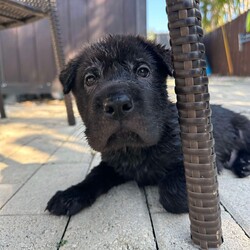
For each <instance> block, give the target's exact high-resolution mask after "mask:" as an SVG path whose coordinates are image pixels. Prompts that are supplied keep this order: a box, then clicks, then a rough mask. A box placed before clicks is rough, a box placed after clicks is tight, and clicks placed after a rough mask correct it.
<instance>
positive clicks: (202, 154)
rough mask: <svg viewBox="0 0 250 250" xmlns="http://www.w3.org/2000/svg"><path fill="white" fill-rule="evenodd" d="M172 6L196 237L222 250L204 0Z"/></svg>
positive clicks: (171, 1)
mask: <svg viewBox="0 0 250 250" xmlns="http://www.w3.org/2000/svg"><path fill="white" fill-rule="evenodd" d="M166 4H167V14H168V20H169V30H170V39H171V46H172V51H173V62H174V69H175V85H176V86H175V92H176V94H177V107H178V112H179V117H180V118H179V122H180V127H181V139H182V149H183V154H184V165H185V174H186V183H187V191H188V203H189V218H190V221H191V236H192V240H193V242H194V243H195V244H197V245H199V246H200V247H201V248H202V249H208V248H218V247H219V246H220V245H221V243H222V232H221V218H220V205H219V195H218V182H217V171H216V165H215V152H214V139H213V133H212V128H213V126H212V124H211V109H210V106H209V93H208V78H207V76H206V61H205V56H204V55H205V48H204V44H203V43H202V36H203V30H202V28H201V14H200V11H199V0H166Z"/></svg>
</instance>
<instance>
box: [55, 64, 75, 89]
mask: <svg viewBox="0 0 250 250" xmlns="http://www.w3.org/2000/svg"><path fill="white" fill-rule="evenodd" d="M77 67H78V62H77V60H71V61H70V62H69V63H68V64H67V65H66V67H65V68H64V69H63V70H62V71H61V73H60V75H59V80H60V82H61V84H62V85H63V93H64V94H68V93H69V92H70V90H71V89H72V87H73V86H74V84H75V78H76V72H77Z"/></svg>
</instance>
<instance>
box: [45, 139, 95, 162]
mask: <svg viewBox="0 0 250 250" xmlns="http://www.w3.org/2000/svg"><path fill="white" fill-rule="evenodd" d="M91 152H92V151H91V149H90V147H89V146H88V145H87V143H86V142H85V141H84V140H82V139H79V138H77V137H75V136H71V138H69V140H67V141H66V142H65V143H63V144H62V146H61V147H60V148H59V149H58V150H57V151H56V152H55V153H54V154H53V155H52V156H51V157H50V159H49V162H50V163H52V162H56V163H59V162H62V163H66V162H72V163H73V162H83V163H89V162H90V161H91V159H92V154H91Z"/></svg>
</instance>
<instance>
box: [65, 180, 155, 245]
mask: <svg viewBox="0 0 250 250" xmlns="http://www.w3.org/2000/svg"><path fill="white" fill-rule="evenodd" d="M64 240H65V242H66V244H65V245H64V246H63V247H62V248H60V249H69V250H70V249H79V250H82V249H88V250H96V249H102V250H123V249H124V250H125V249H131V250H132V249H133V250H135V249H136V250H153V249H156V245H155V242H154V236H153V233H152V227H151V222H150V218H149V214H148V209H147V206H146V203H145V196H144V192H143V191H142V190H140V189H139V188H138V186H137V185H136V184H135V183H134V182H130V183H127V184H124V185H121V186H118V187H115V188H113V189H112V190H110V191H109V192H108V193H107V194H106V195H102V196H101V197H100V198H99V199H98V200H97V201H96V202H95V203H94V204H93V205H92V206H91V207H90V208H87V209H85V210H83V211H82V212H81V213H79V214H78V215H75V216H73V217H72V219H71V221H70V223H69V226H68V229H67V231H66V234H65V236H64Z"/></svg>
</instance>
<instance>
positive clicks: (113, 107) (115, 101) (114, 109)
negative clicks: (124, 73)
mask: <svg viewBox="0 0 250 250" xmlns="http://www.w3.org/2000/svg"><path fill="white" fill-rule="evenodd" d="M103 108H104V113H105V114H106V115H108V116H110V117H113V118H116V119H117V118H118V119H120V118H122V117H124V116H125V115H126V114H128V113H129V112H131V111H132V110H133V108H134V104H133V101H132V99H131V98H130V97H129V96H128V95H126V94H119V95H114V96H111V97H109V98H106V99H105V100H104V102H103Z"/></svg>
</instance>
